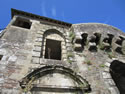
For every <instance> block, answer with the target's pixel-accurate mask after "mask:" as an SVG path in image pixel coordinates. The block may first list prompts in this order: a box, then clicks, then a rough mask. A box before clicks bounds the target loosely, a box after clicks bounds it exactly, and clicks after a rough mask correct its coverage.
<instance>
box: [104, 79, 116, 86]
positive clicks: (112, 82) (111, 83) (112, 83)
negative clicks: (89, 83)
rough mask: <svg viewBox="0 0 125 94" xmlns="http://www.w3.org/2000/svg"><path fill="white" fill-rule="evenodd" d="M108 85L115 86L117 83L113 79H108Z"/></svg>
mask: <svg viewBox="0 0 125 94" xmlns="http://www.w3.org/2000/svg"><path fill="white" fill-rule="evenodd" d="M106 81H107V83H108V84H109V85H110V86H115V85H116V84H115V82H114V81H113V80H112V79H106Z"/></svg>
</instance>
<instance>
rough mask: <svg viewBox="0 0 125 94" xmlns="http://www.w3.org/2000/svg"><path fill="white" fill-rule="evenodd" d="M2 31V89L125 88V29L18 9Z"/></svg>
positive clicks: (47, 93)
mask: <svg viewBox="0 0 125 94" xmlns="http://www.w3.org/2000/svg"><path fill="white" fill-rule="evenodd" d="M11 13H12V20H11V21H10V23H9V25H8V26H7V27H6V29H4V30H3V31H2V33H0V92H1V93H0V94H124V92H125V64H124V63H125V34H124V33H123V32H121V31H120V30H119V29H117V28H115V27H113V26H109V25H106V24H101V23H83V24H70V23H66V22H62V21H58V20H55V19H50V18H47V17H42V16H39V15H35V14H31V13H27V12H23V11H19V10H15V9H12V10H11Z"/></svg>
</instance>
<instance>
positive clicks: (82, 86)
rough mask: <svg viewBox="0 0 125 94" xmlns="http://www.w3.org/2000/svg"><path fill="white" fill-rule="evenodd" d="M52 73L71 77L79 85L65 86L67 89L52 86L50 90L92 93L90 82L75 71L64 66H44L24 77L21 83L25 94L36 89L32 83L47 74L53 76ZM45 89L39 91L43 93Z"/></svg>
mask: <svg viewBox="0 0 125 94" xmlns="http://www.w3.org/2000/svg"><path fill="white" fill-rule="evenodd" d="M51 73H59V74H63V75H66V76H68V77H70V78H71V79H72V80H73V81H75V82H76V83H77V85H76V86H70V87H68V86H65V87H59V86H57V87H54V86H51V87H49V90H50V89H52V88H56V89H57V91H58V89H60V90H64V91H66V90H68V92H69V91H71V92H72V91H73V92H74V91H80V92H90V91H91V88H90V85H89V84H88V82H87V81H86V80H85V79H83V78H82V77H81V76H80V75H77V74H76V73H75V72H74V71H73V70H71V69H69V68H66V67H64V66H44V67H41V68H38V69H36V70H34V71H33V72H31V73H29V74H28V75H27V76H26V77H24V78H23V79H22V81H21V82H20V86H21V88H22V90H23V91H24V92H28V91H31V90H32V89H33V88H34V85H33V84H32V83H33V82H34V81H35V80H37V79H39V78H42V77H43V76H46V75H47V74H51ZM55 83H56V82H55ZM35 86H36V85H35ZM43 87H44V86H42V87H41V89H39V90H40V91H42V90H43ZM44 89H45V87H44ZM50 92H51V91H50ZM80 94H81V93H80Z"/></svg>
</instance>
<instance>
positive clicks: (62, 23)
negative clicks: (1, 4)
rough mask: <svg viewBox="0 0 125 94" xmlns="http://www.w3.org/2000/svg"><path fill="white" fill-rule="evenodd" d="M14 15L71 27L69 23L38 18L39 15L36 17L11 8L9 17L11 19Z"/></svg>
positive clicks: (42, 17)
mask: <svg viewBox="0 0 125 94" xmlns="http://www.w3.org/2000/svg"><path fill="white" fill-rule="evenodd" d="M14 15H21V16H25V17H29V18H32V19H37V20H41V21H46V22H50V23H55V24H58V25H62V26H66V27H71V25H72V24H71V23H67V22H63V21H59V20H55V19H51V18H48V17H44V16H40V15H36V14H32V13H28V12H24V11H21V10H16V9H13V8H12V9H11V17H12V18H13V16H14Z"/></svg>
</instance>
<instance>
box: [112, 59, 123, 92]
mask: <svg viewBox="0 0 125 94" xmlns="http://www.w3.org/2000/svg"><path fill="white" fill-rule="evenodd" d="M110 74H111V76H112V79H113V80H114V82H115V84H116V86H117V87H118V89H119V91H120V94H124V93H125V63H123V62H121V61H119V60H114V61H112V62H111V65H110Z"/></svg>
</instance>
